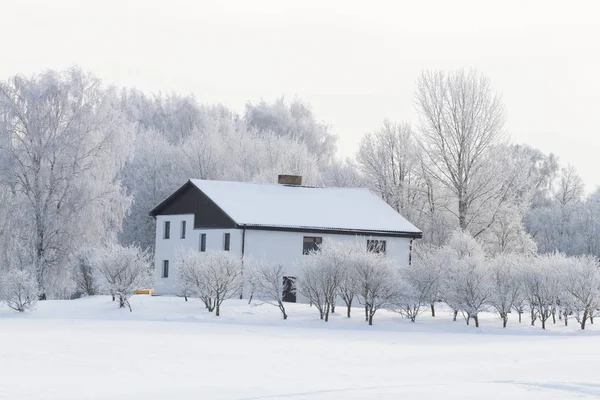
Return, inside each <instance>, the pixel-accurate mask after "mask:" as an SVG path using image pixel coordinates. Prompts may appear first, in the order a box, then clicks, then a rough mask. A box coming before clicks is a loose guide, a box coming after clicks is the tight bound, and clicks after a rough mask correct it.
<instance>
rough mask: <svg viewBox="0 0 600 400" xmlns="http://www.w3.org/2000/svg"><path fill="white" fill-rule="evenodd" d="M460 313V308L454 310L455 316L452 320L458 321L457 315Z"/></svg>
mask: <svg viewBox="0 0 600 400" xmlns="http://www.w3.org/2000/svg"><path fill="white" fill-rule="evenodd" d="M457 315H458V310H454V318H453V319H452V321H454V322H456V316H457Z"/></svg>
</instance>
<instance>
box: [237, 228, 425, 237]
mask: <svg viewBox="0 0 600 400" xmlns="http://www.w3.org/2000/svg"><path fill="white" fill-rule="evenodd" d="M238 228H241V229H250V230H257V231H280V232H281V231H283V232H308V233H310V232H313V233H331V234H337V235H361V236H388V237H402V238H411V239H421V238H422V237H423V232H395V231H369V230H361V229H332V228H316V227H315V228H311V227H292V226H273V225H252V224H238Z"/></svg>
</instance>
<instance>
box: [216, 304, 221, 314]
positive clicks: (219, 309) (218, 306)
mask: <svg viewBox="0 0 600 400" xmlns="http://www.w3.org/2000/svg"><path fill="white" fill-rule="evenodd" d="M215 315H216V316H217V317H219V316H220V315H221V306H220V305H219V304H218V303H217V307H216V308H215Z"/></svg>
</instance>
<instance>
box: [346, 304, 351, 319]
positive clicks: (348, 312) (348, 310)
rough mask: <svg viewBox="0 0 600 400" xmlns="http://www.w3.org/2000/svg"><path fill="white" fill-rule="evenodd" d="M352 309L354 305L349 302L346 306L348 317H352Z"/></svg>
mask: <svg viewBox="0 0 600 400" xmlns="http://www.w3.org/2000/svg"><path fill="white" fill-rule="evenodd" d="M351 310H352V306H351V305H350V304H349V305H347V306H346V312H347V316H348V318H350V311H351Z"/></svg>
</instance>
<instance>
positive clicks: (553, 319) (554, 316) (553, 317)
mask: <svg viewBox="0 0 600 400" xmlns="http://www.w3.org/2000/svg"><path fill="white" fill-rule="evenodd" d="M552 323H553V324H555V323H556V310H552Z"/></svg>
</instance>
